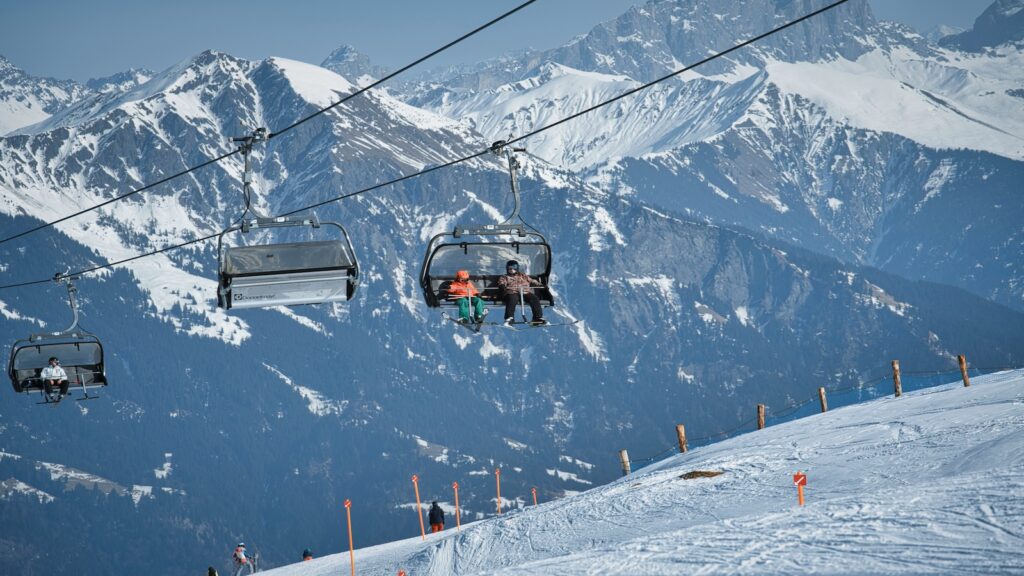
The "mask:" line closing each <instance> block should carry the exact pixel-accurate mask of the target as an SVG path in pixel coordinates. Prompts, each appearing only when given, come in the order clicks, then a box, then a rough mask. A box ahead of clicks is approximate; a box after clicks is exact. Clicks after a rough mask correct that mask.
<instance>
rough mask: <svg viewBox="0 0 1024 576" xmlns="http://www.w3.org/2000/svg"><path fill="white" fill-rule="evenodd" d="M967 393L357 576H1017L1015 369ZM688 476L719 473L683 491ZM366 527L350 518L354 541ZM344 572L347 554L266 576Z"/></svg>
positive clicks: (710, 451)
mask: <svg viewBox="0 0 1024 576" xmlns="http://www.w3.org/2000/svg"><path fill="white" fill-rule="evenodd" d="M972 384H973V385H972V386H971V387H970V388H964V387H963V385H962V384H961V383H960V382H956V383H952V384H949V385H945V386H942V387H938V388H931V389H928V390H922V391H919V392H914V393H910V394H905V395H904V396H903V397H901V398H892V397H888V398H882V399H879V400H875V401H872V402H867V403H864V404H860V405H856V406H850V407H846V408H841V409H837V410H833V411H830V412H828V413H826V414H819V415H816V416H813V417H810V418H805V419H802V420H797V421H794V422H790V423H787V424H781V425H778V426H774V427H771V428H768V429H766V430H762V431H758V432H753V433H750V434H745V435H743V436H739V437H736V438H733V439H730V440H727V441H724V442H720V443H718V444H714V445H711V446H707V447H703V448H699V449H695V450H693V451H691V452H689V453H688V454H686V455H677V456H674V457H672V458H669V459H667V460H664V461H661V462H658V463H656V464H654V465H651V466H648V467H647V468H644V469H642V470H639V471H637V472H634V474H633V475H631V476H629V477H628V478H623V479H620V480H618V481H615V482H612V483H611V484H608V485H606V486H601V487H598V488H594V489H593V490H589V491H587V492H584V493H581V494H578V495H576V496H572V497H568V498H564V499H562V500H558V501H554V502H548V503H542V504H541V505H540V506H537V507H529V508H526V509H522V510H517V511H514V512H511V513H507V514H505V515H504V516H502V517H500V518H490V519H487V520H482V521H478V522H475V523H473V524H468V525H464V526H463V527H462V530H461V531H460V532H457V531H456V530H455V529H454V521H452V522H450V524H452V526H451V527H450V528H449V529H448V530H446V531H445V532H444V533H443V534H441V535H431V536H429V537H428V538H427V540H426V542H422V541H421V540H420V538H419V536H418V535H417V536H416V537H415V538H410V539H408V540H403V541H399V542H392V543H389V544H383V545H380V546H374V547H372V548H364V549H361V550H357V551H356V553H355V562H356V573H357V574H397V573H398V570H399V568H403V569H404V570H405V571H406V573H407V574H409V576H421V575H441V574H478V573H501V574H531V575H533V574H536V575H549V574H581V575H582V574H588V575H590V574H695V573H740V574H746V573H783V572H787V573H808V572H812V573H813V572H817V573H846V574H851V573H857V574H864V573H914V574H923V573H931V574H935V573H941V574H966V573H971V574H1021V573H1024V370H1017V371H1012V372H1003V373H999V374H992V375H988V376H983V377H977V378H974V379H973V380H972ZM609 458H614V454H609ZM797 470H802V471H804V472H806V474H807V477H808V485H807V489H806V497H807V504H806V506H804V507H803V508H800V507H798V506H797V504H796V500H797V494H796V489H795V488H794V486H793V482H792V475H793V473H794V472H796V471H797ZM692 471H715V472H721V473H722V474H721V475H718V476H715V477H705V478H696V479H684V478H683V475H685V474H686V473H688V472H692ZM364 514H367V515H368V514H373V510H372V509H369V508H368V507H367V505H365V504H363V503H359V502H356V503H354V504H353V522H354V523H355V530H356V534H357V537H358V523H359V517H360V515H364ZM341 537H344V534H342V535H341ZM348 563H349V556H348V552H347V551H346V552H344V553H342V554H336V555H332V556H327V557H324V558H319V559H316V560H313V561H311V562H304V563H300V564H295V565H292V566H286V567H282V568H279V569H276V570H272V571H269V572H268V573H267V574H268V576H269V575H274V576H300V575H302V576H312V575H326V574H332V575H334V574H348V573H349V566H348Z"/></svg>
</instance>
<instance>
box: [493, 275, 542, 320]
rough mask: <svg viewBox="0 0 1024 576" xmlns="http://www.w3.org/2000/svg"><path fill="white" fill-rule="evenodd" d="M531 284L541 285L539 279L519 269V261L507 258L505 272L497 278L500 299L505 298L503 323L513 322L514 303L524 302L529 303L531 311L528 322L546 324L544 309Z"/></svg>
mask: <svg viewBox="0 0 1024 576" xmlns="http://www.w3.org/2000/svg"><path fill="white" fill-rule="evenodd" d="M531 286H543V284H541V283H540V281H539V280H537V279H535V278H531V277H530V276H529V275H528V274H524V273H522V272H520V271H519V262H518V261H516V260H509V261H508V262H506V263H505V274H504V275H503V276H501V277H500V278H498V287H499V288H500V289H501V296H502V299H504V300H505V325H509V324H512V323H513V322H515V316H516V305H518V304H522V303H523V302H525V303H526V304H529V305H530V311H531V312H532V313H533V320H532V321H531V322H530V324H533V325H535V326H542V325H544V324H547V321H546V320H544V309H543V308H541V306H540V300H539V299H538V298H537V295H536V294H534V293H533V288H531Z"/></svg>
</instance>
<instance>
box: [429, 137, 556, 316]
mask: <svg viewBox="0 0 1024 576" xmlns="http://www.w3.org/2000/svg"><path fill="white" fill-rule="evenodd" d="M524 151H525V149H523V148H512V147H511V146H508V145H507V143H506V142H505V141H498V142H495V143H494V144H492V145H491V152H493V153H494V154H495V155H497V156H504V157H505V158H506V159H507V160H508V171H509V180H510V183H511V185H512V197H513V200H514V202H515V205H514V207H513V210H512V214H510V215H509V216H508V218H506V219H505V221H504V222H501V223H499V224H486V225H483V226H474V227H465V228H460V227H456V228H455V230H454V231H452V232H445V233H441V234H438V235H436V236H434V237H433V238H431V239H430V242H429V243H428V244H427V252H426V254H425V255H424V257H423V267H422V268H421V269H420V287H421V288H422V289H423V298H424V300H425V301H426V303H427V306H429V307H431V308H440V307H456V306H457V304H456V303H455V302H454V301H452V300H449V298H448V288H449V286H451V283H452V282H453V281H454V280H455V273H456V272H458V271H459V270H466V271H468V272H469V274H470V280H472V281H473V284H474V285H475V286H476V287H477V289H478V290H480V299H481V300H483V301H484V303H485V304H486V305H487V306H489V307H497V306H504V301H503V299H502V295H501V292H500V290H499V288H498V278H500V277H501V276H502V275H504V274H505V263H506V262H508V261H509V260H516V261H518V262H519V270H520V271H521V272H523V273H525V274H528V275H530V276H531V277H533V278H535V279H536V280H538V281H539V282H540V283H541V286H539V287H536V286H535V287H533V289H532V290H533V293H534V294H536V295H537V299H538V300H540V304H541V306H546V307H550V306H554V305H555V298H554V296H553V295H552V293H551V288H550V284H549V280H550V277H551V246H549V245H548V241H547V240H546V239H545V238H544V236H543V235H541V233H540V232H538V231H536V230H533V229H532V228H530V229H527V226H525V225H524V224H522V223H521V221H522V218H520V216H519V208H520V199H519V179H518V174H517V170H518V169H519V167H520V165H519V161H518V160H516V156H515V153H516V152H524Z"/></svg>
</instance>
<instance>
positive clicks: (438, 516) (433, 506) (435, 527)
mask: <svg viewBox="0 0 1024 576" xmlns="http://www.w3.org/2000/svg"><path fill="white" fill-rule="evenodd" d="M429 518H430V533H431V534H433V533H434V532H440V531H441V530H444V510H442V509H441V507H440V506H438V505H437V500H434V501H433V502H431V503H430V515H429Z"/></svg>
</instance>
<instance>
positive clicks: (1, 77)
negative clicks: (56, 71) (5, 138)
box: [0, 56, 90, 136]
mask: <svg viewBox="0 0 1024 576" xmlns="http://www.w3.org/2000/svg"><path fill="white" fill-rule="evenodd" d="M89 91H90V90H89V88H86V87H84V86H82V85H80V84H78V83H76V82H73V81H71V80H63V81H62V80H54V79H52V78H36V77H33V76H30V75H28V74H27V73H25V71H23V70H21V69H20V68H18V67H17V66H15V65H14V64H12V63H11V62H10V61H9V60H7V59H6V58H4V57H3V56H0V136H2V135H5V134H8V133H11V132H13V131H15V130H17V129H19V128H22V127H25V126H28V125H31V124H35V123H36V122H41V121H43V120H46V119H47V118H49V117H50V116H51V115H52V114H54V113H56V112H58V111H59V110H61V109H62V108H64V107H66V106H68V105H69V104H71V103H72V102H74V101H76V100H77V99H79V98H81V97H83V96H85V95H86V94H88V93H89Z"/></svg>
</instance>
